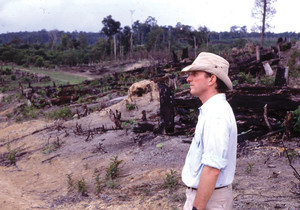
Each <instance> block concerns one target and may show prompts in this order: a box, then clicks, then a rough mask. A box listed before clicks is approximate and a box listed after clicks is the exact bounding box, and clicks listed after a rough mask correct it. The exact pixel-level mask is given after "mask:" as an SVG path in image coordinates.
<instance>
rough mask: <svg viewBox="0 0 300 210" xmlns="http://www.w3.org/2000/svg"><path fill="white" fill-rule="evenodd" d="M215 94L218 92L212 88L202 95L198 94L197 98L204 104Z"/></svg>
mask: <svg viewBox="0 0 300 210" xmlns="http://www.w3.org/2000/svg"><path fill="white" fill-rule="evenodd" d="M217 94H219V92H218V91H217V90H213V91H210V92H207V94H205V95H204V96H200V97H199V99H200V100H201V102H202V104H204V103H205V102H206V101H208V99H210V98H211V97H213V96H215V95H217Z"/></svg>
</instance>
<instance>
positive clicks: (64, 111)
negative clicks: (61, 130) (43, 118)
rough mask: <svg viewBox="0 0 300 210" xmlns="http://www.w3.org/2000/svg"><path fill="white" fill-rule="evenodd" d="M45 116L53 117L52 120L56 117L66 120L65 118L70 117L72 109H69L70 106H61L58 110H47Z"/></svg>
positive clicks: (56, 118)
mask: <svg viewBox="0 0 300 210" xmlns="http://www.w3.org/2000/svg"><path fill="white" fill-rule="evenodd" d="M47 116H48V118H49V119H53V120H58V119H64V120H67V119H70V118H72V116H73V114H72V111H71V109H70V107H68V106H64V107H62V108H60V109H58V110H54V111H52V112H49V113H48V114H47Z"/></svg>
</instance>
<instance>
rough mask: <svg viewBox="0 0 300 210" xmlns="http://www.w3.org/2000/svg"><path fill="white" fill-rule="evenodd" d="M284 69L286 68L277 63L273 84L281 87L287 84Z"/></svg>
mask: <svg viewBox="0 0 300 210" xmlns="http://www.w3.org/2000/svg"><path fill="white" fill-rule="evenodd" d="M285 70H286V68H284V67H282V66H280V65H278V68H277V72H276V77H275V84H274V85H275V86H279V87H283V86H286V85H287V81H286V78H285Z"/></svg>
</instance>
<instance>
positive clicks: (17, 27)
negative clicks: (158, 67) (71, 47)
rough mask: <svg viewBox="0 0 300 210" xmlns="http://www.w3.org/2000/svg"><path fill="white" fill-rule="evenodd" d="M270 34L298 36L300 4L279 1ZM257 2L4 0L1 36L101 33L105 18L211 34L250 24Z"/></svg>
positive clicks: (1, 3) (0, 4) (294, 0)
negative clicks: (151, 20) (152, 20)
mask: <svg viewBox="0 0 300 210" xmlns="http://www.w3.org/2000/svg"><path fill="white" fill-rule="evenodd" d="M274 5H275V7H276V10H277V13H276V15H275V17H274V18H273V19H272V21H271V22H270V25H272V26H273V27H274V28H272V29H271V30H270V31H272V32H275V33H279V32H297V33H298V32H300V24H299V20H300V12H299V8H300V0H277V2H276V3H275V4H274ZM253 6H254V0H0V33H7V32H18V31H39V30H42V29H46V30H53V29H57V30H64V31H69V32H72V31H78V32H79V31H85V32H99V31H100V30H101V28H102V27H103V26H102V23H101V21H102V20H103V18H104V17H106V16H108V15H112V18H113V19H114V20H116V21H120V22H121V26H122V27H124V26H126V25H131V21H133V22H134V21H136V20H139V21H140V22H144V21H145V20H146V19H147V17H148V16H152V17H154V18H155V19H156V20H157V23H158V25H160V26H168V25H171V26H173V27H174V26H176V23H178V22H181V23H182V24H185V25H190V26H193V27H194V28H195V29H198V28H199V26H206V27H207V28H208V29H209V30H210V31H217V32H220V31H229V30H230V27H231V26H234V25H236V26H247V29H248V32H250V31H251V28H252V26H253V25H254V24H255V23H258V21H256V20H254V19H253V18H252V17H251V10H252V8H253Z"/></svg>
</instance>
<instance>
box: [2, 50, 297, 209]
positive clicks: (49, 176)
mask: <svg viewBox="0 0 300 210" xmlns="http://www.w3.org/2000/svg"><path fill="white" fill-rule="evenodd" d="M297 46H298V48H299V46H300V45H299V44H298V45H297ZM139 65H140V64H139ZM139 65H138V66H134V68H138V67H139ZM131 68H132V66H131V67H126V68H125V70H128V69H131ZM292 84H293V85H292V87H295V88H298V87H299V86H298V85H297V84H298V82H297V81H295V82H293V83H292ZM2 97H3V95H2V94H0V99H1V98H2ZM150 98H151V99H150ZM126 100H132V98H127V99H125V100H123V101H121V102H119V103H117V104H115V105H113V106H111V107H109V108H107V109H105V110H102V111H96V112H93V113H91V114H90V115H88V116H86V117H84V118H81V119H73V120H69V121H47V120H44V119H38V120H31V121H27V122H21V123H15V122H11V121H9V120H8V119H6V115H7V114H8V113H10V112H13V110H14V107H15V106H17V104H12V105H11V106H10V107H7V108H5V110H3V109H2V110H3V111H0V210H2V209H3V210H18V209H20V210H23V209H28V210H29V209H50V210H54V209H65V210H69V209H74V210H78V209H88V210H97V209H113V210H118V209H124V208H125V209H135V210H143V209H145V210H146V209H147V210H148V209H158V210H160V209H162V210H164V209H167V210H168V209H172V210H173V209H182V207H183V204H184V201H185V189H186V188H185V186H184V184H183V183H182V182H181V178H180V176H181V169H182V167H183V164H184V160H185V156H186V154H187V151H188V148H189V144H188V143H184V142H186V141H189V140H191V138H192V137H191V136H168V135H155V134H153V133H140V134H137V133H134V132H133V131H132V130H131V129H128V130H126V129H124V130H108V131H106V132H101V129H100V128H101V127H102V126H104V127H105V128H108V129H109V128H112V127H113V126H114V124H113V122H112V121H111V120H110V117H109V114H108V112H109V109H112V110H113V111H115V110H116V109H118V110H120V111H121V112H122V119H123V120H128V119H133V118H136V119H140V118H141V111H142V110H145V111H146V113H147V116H148V117H149V118H152V119H156V118H158V115H159V110H158V107H159V98H158V95H157V93H151V96H150V95H149V94H148V95H145V96H143V97H142V99H134V103H135V104H136V105H137V107H136V109H135V110H132V111H128V110H126V108H125V105H124V104H125V103H126ZM0 101H1V100H0ZM80 129H82V131H83V132H82V133H80V132H79V130H80ZM93 129H94V131H97V132H95V133H94V134H93V135H92V136H90V137H89V138H87V134H86V131H87V130H93ZM84 132H85V133H84ZM280 140H281V136H280V135H277V136H275V135H273V136H270V137H268V138H265V139H259V140H257V141H251V142H250V141H245V142H239V144H238V158H237V170H236V175H235V180H234V182H233V192H234V209H239V210H244V209H253V210H256V209H289V210H296V209H300V193H299V192H300V183H299V180H297V179H296V177H295V176H294V174H293V169H292V167H291V166H290V165H289V161H288V159H287V157H286V155H285V153H284V149H283V146H282V144H281V141H280ZM285 146H286V147H287V148H288V149H289V150H288V151H289V153H290V157H292V165H293V167H294V168H295V169H296V170H297V171H298V172H300V137H293V138H291V139H290V141H288V142H285ZM14 152H16V153H15V157H16V159H15V161H16V164H15V165H11V164H10V162H9V160H8V155H9V154H14ZM114 158H117V160H122V163H121V164H120V176H119V178H117V179H116V180H115V181H114V182H108V181H107V180H106V173H107V168H109V166H110V164H111V163H112V162H113V159H114ZM170 176H171V181H173V182H171V183H170V182H169V185H167V184H166V180H167V178H168V177H169V178H170ZM96 178H98V179H97V180H96ZM174 181H175V182H174ZM82 183H84V187H85V188H86V190H85V191H86V193H83V194H82V193H80V192H78V191H79V189H82V188H83V187H82V185H80V184H82ZM172 183H173V184H174V183H175V184H174V185H172V186H175V188H174V189H173V188H170V186H171V184H172ZM80 186H81V188H80Z"/></svg>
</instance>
